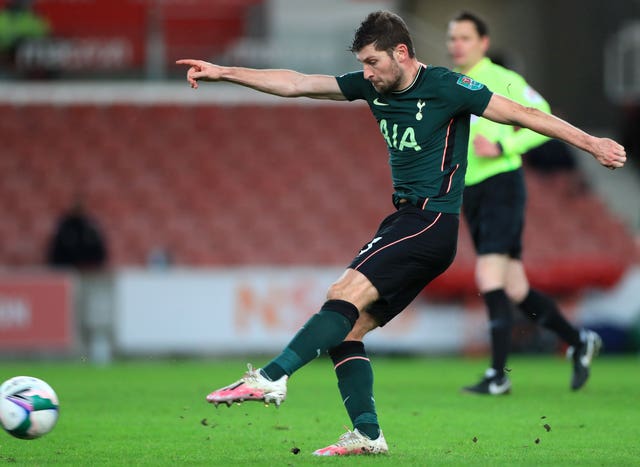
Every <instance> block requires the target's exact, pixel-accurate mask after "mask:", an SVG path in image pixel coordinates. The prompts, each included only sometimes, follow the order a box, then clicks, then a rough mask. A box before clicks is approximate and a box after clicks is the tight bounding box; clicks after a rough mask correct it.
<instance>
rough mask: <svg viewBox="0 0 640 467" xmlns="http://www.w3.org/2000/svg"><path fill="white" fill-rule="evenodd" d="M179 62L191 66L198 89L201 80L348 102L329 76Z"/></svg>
mask: <svg viewBox="0 0 640 467" xmlns="http://www.w3.org/2000/svg"><path fill="white" fill-rule="evenodd" d="M176 63H177V64H178V65H186V66H188V67H189V70H188V71H187V81H188V82H189V84H190V85H191V87H192V88H194V89H197V88H198V81H228V82H230V83H236V84H240V85H242V86H246V87H249V88H252V89H255V90H257V91H261V92H265V93H268V94H275V95H276V96H282V97H302V96H305V97H312V98H315V99H332V100H345V97H344V95H343V94H342V92H341V91H340V87H339V86H338V81H337V80H336V79H335V77H333V76H329V75H305V74H303V73H298V72H297V71H293V70H256V69H253V68H242V67H226V66H220V65H215V64H213V63H209V62H205V61H202V60H192V59H183V60H177V61H176Z"/></svg>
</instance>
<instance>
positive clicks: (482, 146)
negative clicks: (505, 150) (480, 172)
mask: <svg viewBox="0 0 640 467" xmlns="http://www.w3.org/2000/svg"><path fill="white" fill-rule="evenodd" d="M473 151H474V152H475V153H476V155H477V156H480V157H498V156H500V155H501V154H502V151H501V150H500V146H498V144H497V143H492V142H491V141H489V140H488V139H487V138H485V137H484V136H482V135H476V137H475V138H473Z"/></svg>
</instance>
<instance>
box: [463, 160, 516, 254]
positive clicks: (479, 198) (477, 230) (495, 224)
mask: <svg viewBox="0 0 640 467" xmlns="http://www.w3.org/2000/svg"><path fill="white" fill-rule="evenodd" d="M526 198H527V194H526V188H525V182H524V173H523V171H522V168H520V169H518V170H513V171H510V172H503V173H501V174H498V175H494V176H493V177H489V178H488V179H486V180H484V181H482V182H480V183H478V184H476V185H471V186H467V187H466V188H465V189H464V200H463V203H462V212H463V213H464V218H465V220H466V222H467V225H468V226H469V232H470V233H471V238H472V240H473V244H474V246H475V249H476V252H477V253H478V254H479V255H484V254H490V253H498V254H506V255H509V256H510V257H511V258H514V259H520V257H521V255H522V231H523V229H524V216H525V204H526Z"/></svg>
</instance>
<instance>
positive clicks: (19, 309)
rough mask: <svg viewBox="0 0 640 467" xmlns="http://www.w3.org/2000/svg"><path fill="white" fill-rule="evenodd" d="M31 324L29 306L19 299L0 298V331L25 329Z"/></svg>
mask: <svg viewBox="0 0 640 467" xmlns="http://www.w3.org/2000/svg"><path fill="white" fill-rule="evenodd" d="M30 324H31V309H30V308H29V304H28V303H27V302H25V301H24V300H21V299H19V298H8V297H0V329H2V330H5V329H25V328H28V327H29V325H30Z"/></svg>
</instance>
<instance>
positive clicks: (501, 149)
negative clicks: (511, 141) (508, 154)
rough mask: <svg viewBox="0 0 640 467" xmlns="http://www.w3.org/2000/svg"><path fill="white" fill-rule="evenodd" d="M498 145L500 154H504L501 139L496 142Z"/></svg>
mask: <svg viewBox="0 0 640 467" xmlns="http://www.w3.org/2000/svg"><path fill="white" fill-rule="evenodd" d="M496 146H498V151H499V152H498V155H499V156H501V155H502V154H504V149H503V148H502V144H501V143H500V141H497V142H496Z"/></svg>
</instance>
